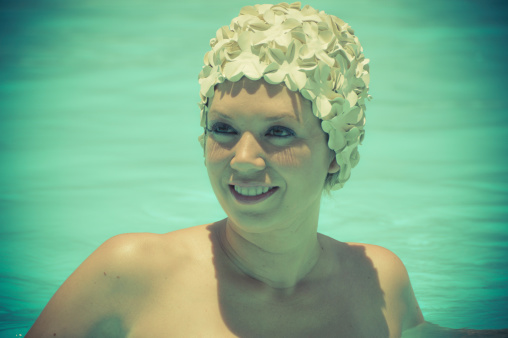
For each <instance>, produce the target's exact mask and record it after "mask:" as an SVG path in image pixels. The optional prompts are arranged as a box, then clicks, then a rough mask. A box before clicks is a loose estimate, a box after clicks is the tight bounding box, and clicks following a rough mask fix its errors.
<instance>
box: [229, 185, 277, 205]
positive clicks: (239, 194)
mask: <svg viewBox="0 0 508 338" xmlns="http://www.w3.org/2000/svg"><path fill="white" fill-rule="evenodd" d="M278 188H279V187H261V186H258V187H241V186H238V185H229V190H230V191H231V193H232V194H233V196H234V197H235V199H236V200H237V201H238V202H240V203H245V204H252V203H257V202H260V201H262V200H265V199H267V198H268V197H270V196H271V195H272V194H273V193H274V192H275V191H276V190H277V189H278Z"/></svg>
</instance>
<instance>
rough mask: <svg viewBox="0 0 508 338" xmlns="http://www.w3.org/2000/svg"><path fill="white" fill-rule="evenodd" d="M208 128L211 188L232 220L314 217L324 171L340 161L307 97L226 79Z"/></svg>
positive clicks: (260, 224) (285, 221)
mask: <svg viewBox="0 0 508 338" xmlns="http://www.w3.org/2000/svg"><path fill="white" fill-rule="evenodd" d="M207 129H208V137H207V139H206V149H205V157H206V167H207V170H208V175H209V177H210V181H211V184H212V188H213V190H214V192H215V194H216V196H217V199H218V200H219V203H220V204H221V206H222V208H223V209H224V211H225V212H226V214H227V215H228V217H229V219H230V220H231V221H233V222H234V223H235V224H236V225H237V226H239V227H240V228H242V229H243V230H245V231H248V232H263V231H268V230H270V229H271V230H273V229H274V228H277V227H279V228H280V227H285V226H290V225H291V224H294V222H295V221H298V222H301V221H305V219H306V218H307V217H313V216H316V217H317V214H318V213H319V203H320V198H321V193H322V189H323V185H324V181H325V178H326V175H327V173H328V172H334V171H337V170H338V166H337V164H336V162H335V160H334V155H335V154H334V153H333V151H331V150H330V149H329V148H328V146H327V144H326V137H325V133H324V132H323V130H322V129H321V126H320V120H319V119H318V118H317V117H315V116H314V115H313V114H312V108H311V103H310V101H308V100H305V99H304V98H303V97H302V96H301V94H300V93H297V92H292V91H290V90H288V89H287V88H286V87H285V86H284V85H271V84H268V83H266V82H265V81H263V80H258V81H252V80H248V79H245V78H244V79H242V80H240V81H238V82H235V83H231V82H228V81H226V82H225V83H223V84H220V85H218V86H217V88H216V90H215V95H214V98H213V100H212V102H211V105H210V109H209V113H208V125H207Z"/></svg>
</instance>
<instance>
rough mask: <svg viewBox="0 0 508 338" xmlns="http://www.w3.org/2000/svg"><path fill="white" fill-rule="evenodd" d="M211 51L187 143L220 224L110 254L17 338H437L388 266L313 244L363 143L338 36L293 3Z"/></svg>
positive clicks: (336, 29) (348, 43) (121, 240)
mask: <svg viewBox="0 0 508 338" xmlns="http://www.w3.org/2000/svg"><path fill="white" fill-rule="evenodd" d="M210 45H211V47H212V50H211V51H210V52H208V53H207V54H206V56H205V65H204V67H203V69H202V72H201V73H200V76H199V81H200V84H201V92H200V94H201V103H200V108H201V125H202V127H203V128H204V133H203V135H202V136H201V137H200V138H199V139H200V141H201V144H202V145H203V147H204V149H203V150H204V152H203V154H204V157H205V165H206V169H207V172H208V176H209V179H210V182H211V186H212V188H213V191H214V193H215V195H216V197H217V200H218V201H219V203H220V205H221V206H222V209H223V210H224V212H225V213H226V215H227V217H226V218H225V219H222V220H219V221H216V222H211V223H208V224H203V225H198V226H194V227H190V228H187V229H182V230H178V231H173V232H169V233H166V234H162V235H159V234H152V233H135V234H123V235H118V236H115V237H113V238H111V239H109V240H108V241H106V242H105V243H104V244H102V245H101V246H100V247H99V248H98V249H97V250H96V251H95V252H94V253H92V255H90V256H89V257H88V258H87V259H86V260H85V261H84V262H83V263H82V264H81V265H80V266H79V267H78V269H76V271H75V272H74V273H73V274H72V275H71V276H70V277H69V278H68V279H67V280H66V281H65V282H64V284H63V285H62V286H61V287H60V288H59V290H58V291H57V292H56V293H55V295H54V296H53V298H52V299H51V300H50V301H49V303H48V304H47V306H46V307H45V309H44V310H43V312H42V313H41V315H40V316H39V318H38V319H37V321H36V322H35V324H34V325H33V327H32V328H31V330H30V331H29V333H28V335H27V337H54V336H56V337H101V336H107V337H126V336H128V337H150V336H156V337H160V336H162V337H195V336H206V337H234V336H237V337H337V336H340V337H400V336H401V335H402V334H403V332H406V334H407V335H414V336H419V335H421V334H426V333H428V334H430V335H431V336H432V334H434V333H436V332H438V331H439V330H440V329H439V328H436V327H434V326H428V325H426V324H424V319H423V315H422V312H421V310H420V307H419V305H418V302H417V300H416V297H415V295H414V292H413V288H412V286H411V283H410V280H409V276H408V273H407V271H406V268H405V267H404V265H403V263H402V262H401V260H400V259H399V258H398V257H397V256H396V255H395V254H394V253H392V252H391V251H389V250H387V249H385V248H382V247H380V246H376V245H370V244H361V243H347V242H341V241H338V240H335V239H332V238H331V237H328V236H326V235H323V234H321V233H319V232H318V231H317V229H318V224H319V211H320V206H321V198H322V195H323V192H328V191H330V190H336V189H339V188H342V187H343V185H344V184H345V182H346V181H347V180H348V179H349V178H350V176H351V169H352V168H353V167H354V166H355V165H356V164H357V163H358V161H359V155H358V145H359V144H360V143H361V142H362V140H363V135H364V130H363V127H364V124H365V115H364V113H365V101H366V100H367V99H368V98H369V96H368V89H369V88H368V85H369V68H368V65H367V64H368V60H367V59H366V58H365V57H364V55H363V49H362V47H361V45H360V43H359V41H358V38H357V37H356V36H355V35H354V32H353V30H352V29H351V27H349V25H348V24H346V23H345V22H343V21H342V20H341V19H339V18H337V17H335V16H331V15H328V14H325V13H324V12H318V11H317V10H315V9H313V8H312V7H310V6H305V7H303V8H302V7H301V6H300V4H299V3H294V4H291V5H288V4H286V3H282V4H279V5H256V6H249V7H245V8H243V9H242V10H241V12H240V15H239V16H238V17H237V18H235V19H233V21H232V23H231V25H230V26H229V27H222V28H221V29H219V30H218V31H217V34H216V37H215V38H213V39H212V40H211V42H210ZM429 332H430V333H429Z"/></svg>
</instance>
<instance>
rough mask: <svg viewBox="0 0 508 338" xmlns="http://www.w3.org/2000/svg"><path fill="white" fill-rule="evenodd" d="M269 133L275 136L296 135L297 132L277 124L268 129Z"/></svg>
mask: <svg viewBox="0 0 508 338" xmlns="http://www.w3.org/2000/svg"><path fill="white" fill-rule="evenodd" d="M267 135H269V136H275V137H290V136H295V132H294V131H292V130H291V129H289V128H286V127H282V126H275V127H272V128H270V130H268V133H267Z"/></svg>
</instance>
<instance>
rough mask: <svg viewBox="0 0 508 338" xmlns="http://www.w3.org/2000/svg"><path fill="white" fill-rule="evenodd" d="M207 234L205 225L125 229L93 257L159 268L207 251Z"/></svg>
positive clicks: (120, 264)
mask: <svg viewBox="0 0 508 338" xmlns="http://www.w3.org/2000/svg"><path fill="white" fill-rule="evenodd" d="M208 237H209V232H208V231H207V230H206V225H200V226H194V227H189V228H184V229H179V230H175V231H172V232H168V233H164V234H156V233H125V234H120V235H116V236H114V237H112V238H110V239H108V240H107V241H105V242H104V243H103V244H102V245H101V246H100V247H99V248H98V249H97V250H96V252H94V254H93V255H91V256H90V258H91V259H92V260H94V261H97V262H99V263H100V264H107V263H109V264H111V265H114V266H116V267H117V268H119V269H127V270H133V269H132V268H133V267H134V266H139V267H140V268H142V269H149V268H150V267H153V268H155V269H157V270H160V268H161V267H162V266H164V265H168V264H171V263H172V262H173V263H177V262H182V260H186V259H193V258H195V257H199V256H200V252H198V251H204V250H205V247H207V246H209V245H208V243H210V240H209V238H208ZM133 272H136V271H133ZM145 272H146V271H145ZM138 273H139V270H138Z"/></svg>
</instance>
